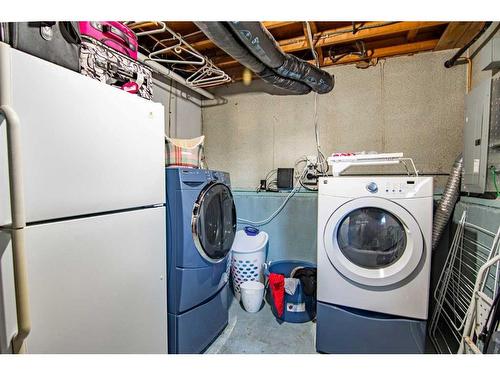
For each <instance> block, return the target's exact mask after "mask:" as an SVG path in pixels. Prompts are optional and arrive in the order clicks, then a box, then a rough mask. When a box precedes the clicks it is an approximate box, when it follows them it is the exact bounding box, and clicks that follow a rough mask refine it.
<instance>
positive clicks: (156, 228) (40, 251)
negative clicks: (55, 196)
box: [0, 207, 167, 353]
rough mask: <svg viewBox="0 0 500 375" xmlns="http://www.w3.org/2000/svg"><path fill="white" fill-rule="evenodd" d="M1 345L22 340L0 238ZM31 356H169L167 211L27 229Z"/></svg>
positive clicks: (7, 252) (7, 253)
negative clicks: (67, 354)
mask: <svg viewBox="0 0 500 375" xmlns="http://www.w3.org/2000/svg"><path fill="white" fill-rule="evenodd" d="M0 246H1V248H0V254H2V258H1V261H2V262H1V267H2V268H1V269H0V276H1V278H0V280H1V282H2V285H1V286H2V288H0V297H2V299H3V303H1V304H0V335H2V337H1V338H0V339H1V340H0V345H1V349H2V352H4V353H5V352H9V350H10V349H9V345H10V339H11V338H12V336H13V335H14V334H15V332H16V318H15V306H14V291H13V280H12V266H11V264H12V255H11V248H10V239H9V237H8V233H7V232H0ZM26 252H27V258H28V278H29V300H30V304H31V319H32V331H31V333H30V335H29V337H28V341H27V347H28V352H29V353H166V352H167V302H166V277H165V273H166V259H165V254H166V252H165V208H164V207H158V208H149V209H142V210H134V211H128V212H122V213H116V214H110V215H101V216H95V217H89V218H84V219H75V220H69V221H61V222H55V223H49V224H40V225H34V226H30V227H28V228H27V229H26Z"/></svg>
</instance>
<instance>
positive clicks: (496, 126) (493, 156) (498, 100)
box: [486, 73, 500, 191]
mask: <svg viewBox="0 0 500 375" xmlns="http://www.w3.org/2000/svg"><path fill="white" fill-rule="evenodd" d="M487 168H488V174H487V176H486V191H495V190H496V188H495V183H494V182H495V179H496V180H497V185H498V181H499V179H500V174H499V173H500V73H498V74H496V75H495V76H494V78H493V80H492V81H491V109H490V135H489V142H488V166H487Z"/></svg>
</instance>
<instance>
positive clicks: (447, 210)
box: [432, 154, 463, 250]
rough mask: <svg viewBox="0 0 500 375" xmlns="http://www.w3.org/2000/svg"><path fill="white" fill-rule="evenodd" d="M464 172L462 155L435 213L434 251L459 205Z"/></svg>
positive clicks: (455, 164) (457, 161)
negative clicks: (455, 208) (457, 204)
mask: <svg viewBox="0 0 500 375" xmlns="http://www.w3.org/2000/svg"><path fill="white" fill-rule="evenodd" d="M462 170H463V157H462V154H460V155H458V157H457V158H456V160H455V163H454V164H453V168H452V170H451V173H450V177H448V181H447V182H446V187H445V188H444V192H443V196H442V197H441V200H440V201H439V204H438V207H437V209H436V212H435V213H434V224H433V226H432V250H435V249H436V247H437V246H438V243H439V240H440V239H441V236H442V235H443V232H444V229H445V228H446V225H447V224H448V221H449V220H450V216H451V213H452V212H453V208H454V207H455V204H456V203H457V199H458V196H459V194H460V178H461V176H462Z"/></svg>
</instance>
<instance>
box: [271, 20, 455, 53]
mask: <svg viewBox="0 0 500 375" xmlns="http://www.w3.org/2000/svg"><path fill="white" fill-rule="evenodd" d="M447 23H448V22H397V23H391V24H387V25H385V26H384V25H383V24H384V23H382V22H367V23H366V24H365V25H364V27H370V28H365V29H363V30H359V31H358V32H356V34H353V33H352V26H346V27H341V28H338V29H333V30H326V31H323V32H320V33H318V34H317V35H314V38H317V39H318V41H317V42H316V47H324V46H331V45H335V44H340V43H351V42H355V41H357V40H366V39H370V38H375V37H381V36H387V35H393V34H398V33H404V32H408V31H410V30H415V29H423V28H428V27H434V26H439V25H444V24H447ZM377 25H382V26H380V27H374V26H377ZM279 44H280V46H281V48H282V50H283V51H284V52H287V53H288V52H296V51H303V50H305V49H307V48H308V47H307V41H306V38H304V37H298V38H293V39H287V40H282V41H279Z"/></svg>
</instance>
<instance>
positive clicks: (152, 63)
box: [137, 52, 215, 99]
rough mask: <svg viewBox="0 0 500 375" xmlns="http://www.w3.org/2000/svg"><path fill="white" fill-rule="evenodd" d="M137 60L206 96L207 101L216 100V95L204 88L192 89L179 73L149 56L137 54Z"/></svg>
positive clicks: (192, 88)
mask: <svg viewBox="0 0 500 375" xmlns="http://www.w3.org/2000/svg"><path fill="white" fill-rule="evenodd" d="M137 58H138V60H139V61H140V62H142V63H143V64H145V65H147V66H149V67H150V68H151V69H153V70H154V71H155V72H157V73H159V74H161V75H163V76H165V77H168V78H172V79H173V80H174V81H176V82H179V83H180V84H181V85H183V86H185V87H187V88H188V89H190V90H192V91H194V92H197V93H198V94H200V95H202V96H204V97H205V98H207V99H215V95H213V94H211V93H209V92H208V91H206V90H203V89H202V88H199V87H191V86H190V85H188V84H187V82H186V80H185V79H184V78H183V77H181V76H180V75H178V74H177V73H175V72H173V71H171V70H170V69H168V68H166V67H164V66H163V65H161V64H158V63H157V62H155V61H152V60H150V59H149V58H148V57H147V56H145V55H143V54H142V53H140V52H139V53H138V54H137Z"/></svg>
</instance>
